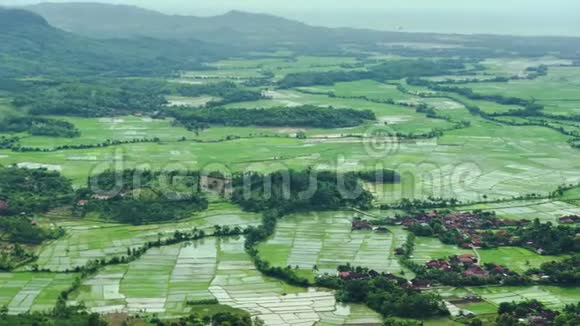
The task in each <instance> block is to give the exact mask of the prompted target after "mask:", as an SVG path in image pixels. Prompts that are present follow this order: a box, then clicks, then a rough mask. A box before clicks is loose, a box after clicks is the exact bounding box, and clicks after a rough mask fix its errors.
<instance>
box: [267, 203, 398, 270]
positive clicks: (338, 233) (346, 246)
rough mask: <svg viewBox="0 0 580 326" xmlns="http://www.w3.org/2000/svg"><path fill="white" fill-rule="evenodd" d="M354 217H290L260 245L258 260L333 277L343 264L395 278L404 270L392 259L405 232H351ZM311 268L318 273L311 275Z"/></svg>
mask: <svg viewBox="0 0 580 326" xmlns="http://www.w3.org/2000/svg"><path fill="white" fill-rule="evenodd" d="M354 216H355V214H353V213H352V212H321V213H308V214H298V215H290V216H288V217H286V218H284V219H283V220H282V221H280V223H279V224H278V227H277V228H276V233H275V234H274V236H273V237H272V239H270V240H268V241H266V242H264V243H262V244H260V246H259V247H258V250H259V252H260V257H261V258H262V259H265V260H267V261H268V262H270V263H271V264H272V265H274V266H280V267H286V266H292V267H296V266H299V267H300V268H301V269H305V270H307V271H311V272H315V273H322V274H323V273H329V274H334V273H335V272H336V268H337V267H338V265H344V264H346V263H350V264H351V265H354V266H365V267H368V268H372V269H374V270H376V271H379V272H390V273H394V274H400V273H401V271H403V270H406V269H405V268H403V267H401V265H400V264H399V262H398V259H397V258H396V257H395V255H394V250H395V248H397V247H399V246H400V245H401V243H403V242H404V241H405V239H406V232H405V231H403V230H402V229H401V228H397V227H390V228H389V230H390V231H391V232H388V233H377V232H373V231H353V230H351V221H352V219H353V218H354ZM314 266H316V267H317V268H318V271H312V269H313V267H314ZM407 272H408V271H407ZM405 274H407V273H405Z"/></svg>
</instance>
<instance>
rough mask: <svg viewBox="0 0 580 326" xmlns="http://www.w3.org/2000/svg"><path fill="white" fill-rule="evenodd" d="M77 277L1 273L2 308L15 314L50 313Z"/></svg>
mask: <svg viewBox="0 0 580 326" xmlns="http://www.w3.org/2000/svg"><path fill="white" fill-rule="evenodd" d="M76 277H77V275H76V274H74V273H69V274H55V273H27V272H24V273H0V290H1V291H0V306H6V307H7V308H8V310H9V312H10V313H13V314H18V313H25V312H28V311H49V310H51V309H52V308H53V307H54V305H55V304H56V299H57V298H58V295H59V294H60V292H62V291H64V290H66V289H68V288H69V287H70V285H71V284H72V282H73V281H74V279H75V278H76Z"/></svg>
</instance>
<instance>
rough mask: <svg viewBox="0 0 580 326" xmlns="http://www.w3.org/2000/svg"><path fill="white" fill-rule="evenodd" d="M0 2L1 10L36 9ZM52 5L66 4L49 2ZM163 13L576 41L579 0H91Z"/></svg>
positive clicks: (12, 0) (19, 1)
mask: <svg viewBox="0 0 580 326" xmlns="http://www.w3.org/2000/svg"><path fill="white" fill-rule="evenodd" d="M38 2H40V1H38V0H36V1H34V0H0V4H1V5H23V4H30V3H38ZM51 2H71V1H66V0H64V1H63V0H52V1H51ZM76 2H106V3H120V4H131V5H137V6H141V7H144V8H150V9H155V10H158V11H162V12H165V13H172V14H182V15H214V14H220V13H224V12H226V11H228V10H232V9H238V10H245V11H252V12H262V13H271V14H276V15H280V16H285V17H288V18H294V19H298V20H301V21H305V22H307V23H310V24H316V25H326V26H333V27H337V26H353V27H369V28H377V29H387V30H393V29H403V30H407V31H433V32H457V33H501V34H527V35H532V34H534V35H558V34H560V35H578V36H580V1H579V0H549V1H548V0H92V1H83V0H76Z"/></svg>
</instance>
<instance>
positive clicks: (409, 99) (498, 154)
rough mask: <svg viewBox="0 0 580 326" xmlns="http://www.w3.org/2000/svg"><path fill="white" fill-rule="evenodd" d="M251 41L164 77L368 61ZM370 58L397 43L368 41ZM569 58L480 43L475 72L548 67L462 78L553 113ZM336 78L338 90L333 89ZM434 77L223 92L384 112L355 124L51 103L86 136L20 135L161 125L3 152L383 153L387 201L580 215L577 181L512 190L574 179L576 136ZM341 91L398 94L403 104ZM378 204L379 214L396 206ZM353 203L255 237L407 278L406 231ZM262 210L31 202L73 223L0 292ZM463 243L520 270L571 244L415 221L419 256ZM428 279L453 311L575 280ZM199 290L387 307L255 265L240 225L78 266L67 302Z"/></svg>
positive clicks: (82, 177) (236, 161)
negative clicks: (130, 257)
mask: <svg viewBox="0 0 580 326" xmlns="http://www.w3.org/2000/svg"><path fill="white" fill-rule="evenodd" d="M256 55H257V57H256V58H255V59H247V58H232V59H229V60H223V61H219V62H215V63H213V64H211V66H212V67H213V68H215V70H207V71H187V72H183V73H182V74H181V76H179V77H177V78H171V79H168V81H169V82H174V83H188V84H201V83H212V82H216V81H224V80H229V81H234V82H236V83H242V82H244V81H248V80H250V79H253V78H263V77H264V76H265V75H269V74H270V73H273V75H274V77H273V79H272V80H273V81H277V80H280V79H282V78H283V77H284V76H286V75H287V74H289V73H298V72H304V71H309V72H312V71H338V70H342V71H348V70H355V69H366V68H368V67H370V65H372V64H376V62H375V63H368V62H363V61H361V60H359V59H357V58H355V57H314V56H296V57H294V56H291V55H289V54H288V53H285V52H280V53H276V54H269V55H266V54H264V53H257V54H256ZM374 59H376V60H379V61H388V60H399V59H400V58H399V57H392V56H377V57H376V58H374ZM569 63H570V62H567V61H565V60H564V61H562V60H559V59H555V58H549V57H547V58H537V59H524V58H520V59H488V60H485V61H483V62H482V64H483V65H484V66H485V67H486V70H485V71H484V72H485V74H477V75H475V77H473V76H469V78H477V79H486V78H490V77H495V76H513V75H520V74H524V73H525V69H526V68H527V67H532V66H538V65H540V64H547V65H549V66H550V67H549V71H548V75H547V76H544V77H539V78H537V79H534V80H513V81H510V82H509V83H489V82H476V83H470V84H466V85H464V86H465V87H469V88H472V89H474V91H476V92H478V93H483V94H499V95H504V96H517V97H521V98H526V99H529V98H532V97H533V98H535V99H536V100H537V101H538V102H539V103H541V104H543V105H545V107H546V109H545V111H546V112H548V113H552V114H558V115H563V116H566V115H577V114H579V113H580V111H579V110H580V109H579V108H580V93H578V89H579V87H580V68H578V67H565V66H560V65H566V64H569ZM354 66H356V68H353V67H354ZM455 77H458V76H435V77H432V78H430V79H432V80H437V81H444V80H447V79H449V78H455ZM398 83H400V84H402V85H404V86H405V87H406V88H408V89H409V90H410V91H411V93H402V92H400V91H399V90H398V89H397V86H396V84H398ZM462 86H463V85H462ZM312 92H316V93H319V94H312ZM329 92H332V93H335V94H336V95H338V96H339V97H333V96H329V95H328V93H329ZM413 92H415V93H413ZM428 92H429V91H428V90H427V89H425V88H422V87H416V86H409V85H406V84H405V81H385V82H378V81H371V80H360V81H353V82H341V83H336V84H334V85H313V86H309V87H302V88H299V89H284V90H282V89H276V88H274V87H271V86H268V89H267V90H265V94H266V95H267V97H268V98H266V99H263V100H260V101H253V102H240V103H232V104H228V105H226V107H227V108H229V109H232V110H235V109H238V108H248V109H257V108H264V109H268V108H272V107H279V106H284V107H295V106H300V105H314V106H320V107H327V106H332V107H335V108H353V109H358V110H371V111H372V112H374V113H375V115H376V116H377V121H369V122H366V123H364V124H362V125H360V126H356V127H352V128H334V129H320V128H295V127H292V128H290V127H287V128H282V127H258V126H250V127H222V126H212V127H210V128H208V129H206V130H203V131H200V132H199V133H195V132H190V131H187V130H186V129H184V128H181V127H176V126H172V121H171V120H170V119H166V120H154V119H150V118H147V117H139V116H119V117H107V118H72V117H61V116H58V117H56V118H58V119H62V120H66V121H68V122H71V123H73V124H74V125H75V126H76V127H77V128H78V129H80V130H81V136H80V137H78V138H70V139H69V138H50V137H38V136H30V135H28V134H17V135H16V136H20V137H21V144H22V145H23V146H28V147H38V148H42V149H50V148H54V147H56V146H66V145H94V144H99V143H103V142H105V141H106V140H107V139H108V140H120V141H131V140H133V139H141V138H150V139H151V138H154V137H157V138H158V139H159V141H156V142H140V143H132V144H122V145H116V146H109V147H94V148H86V149H82V150H81V149H62V150H58V151H51V152H14V151H10V150H0V164H2V165H11V164H14V165H17V166H22V167H31V168H35V167H45V168H49V169H52V170H57V171H60V172H61V173H62V174H63V175H65V176H66V177H69V178H71V179H72V180H73V183H74V186H75V187H76V188H80V187H82V186H84V185H85V183H86V179H87V176H89V175H92V174H95V173H99V172H101V171H103V170H106V169H110V168H118V169H124V168H142V169H201V170H205V171H214V170H220V171H225V172H241V171H260V172H269V171H275V170H281V169H287V168H292V169H305V168H310V167H311V168H314V169H319V170H322V169H334V168H336V169H339V170H341V171H351V170H362V169H370V168H373V169H374V168H387V169H394V170H397V171H398V172H399V173H400V174H401V177H402V180H401V183H399V184H385V185H377V184H371V183H367V184H365V187H366V188H367V189H369V190H370V191H371V192H372V193H373V194H374V195H375V201H374V203H375V204H377V205H378V204H386V203H388V204H390V203H396V202H398V201H400V200H401V199H403V198H408V199H427V198H429V197H442V198H457V199H458V200H460V201H462V202H463V204H462V206H459V207H456V208H455V209H456V210H460V211H471V210H475V209H482V210H486V211H494V212H496V214H497V216H498V217H499V218H502V219H518V220H519V219H528V220H532V219H536V218H538V219H540V221H542V222H552V223H554V224H555V223H557V221H558V218H559V217H562V216H564V215H580V190H579V189H580V188H573V189H570V190H567V191H565V192H564V194H563V195H562V196H559V197H557V198H550V199H533V200H516V199H514V198H513V197H519V196H523V195H527V194H530V193H535V194H539V195H547V194H548V193H551V192H552V191H554V190H555V189H556V188H557V187H558V186H560V185H571V184H576V183H579V182H580V152H579V151H578V149H574V148H571V147H570V146H569V144H568V143H567V141H568V140H569V137H568V136H565V135H563V134H561V133H559V132H557V131H555V130H552V129H549V128H545V127H540V126H521V127H516V126H510V125H508V124H505V123H502V122H491V121H488V120H485V119H483V118H481V117H478V116H474V115H472V114H470V113H469V111H468V110H467V109H466V107H465V106H464V104H468V105H477V106H479V107H481V108H482V110H483V111H484V112H487V113H502V112H507V111H509V110H514V109H515V110H518V109H521V107H517V106H507V105H500V104H497V103H493V102H487V101H473V100H469V99H467V98H464V97H461V96H458V95H456V94H448V93H435V94H431V95H432V97H421V96H418V95H417V94H419V93H428ZM413 94H415V95H413ZM0 96H1V97H0V115H3V114H5V113H8V112H9V113H14V110H13V108H12V107H11V105H10V99H8V98H4V97H3V94H0ZM340 97H366V98H368V99H371V100H386V99H393V100H394V101H396V102H397V103H399V104H382V103H376V102H373V101H369V100H365V99H363V98H350V99H344V98H340ZM168 100H169V102H170V103H171V104H172V105H191V106H201V105H203V104H204V103H206V102H207V101H210V100H212V98H210V97H199V98H187V97H171V98H168ZM421 103H425V104H428V105H430V106H432V107H433V108H434V110H435V111H436V112H437V113H438V114H440V115H443V116H445V117H448V118H451V119H453V120H454V121H459V120H463V121H467V122H469V126H467V127H466V128H462V129H455V130H450V129H451V127H453V126H454V124H453V123H451V122H449V121H445V120H443V119H434V118H430V117H427V116H426V115H425V114H423V113H420V112H416V110H415V108H413V107H410V106H408V105H400V104H413V105H415V104H421ZM462 103H464V104H462ZM577 104H578V105H577ZM53 118H54V117H53ZM509 118H510V119H511V117H509ZM552 123H553V124H554V126H563V127H565V128H570V130H572V129H573V128H578V126H576V125H575V124H564V121H562V120H558V119H556V120H555V121H552ZM436 130H444V131H443V134H442V135H441V136H438V137H435V138H430V139H398V138H397V136H395V134H396V133H404V134H415V135H416V134H422V133H429V132H432V131H436ZM574 130H576V129H574ZM299 132H304V134H305V135H306V139H298V138H297V137H296V135H297V133H299ZM377 132H380V135H378V134H377ZM0 136H11V134H0ZM183 139H184V140H183ZM500 199H501V201H500ZM375 212H376V213H377V214H378V215H384V214H394V213H395V212H381V211H378V212H377V211H373V213H375ZM356 216H357V213H354V212H352V211H332V212H309V213H300V214H293V215H289V216H285V217H284V218H282V219H281V220H280V221H279V222H278V225H277V227H276V230H275V233H274V235H273V236H272V237H270V238H269V239H267V241H265V242H263V243H261V244H259V245H258V247H257V249H258V251H259V256H260V258H262V259H264V260H266V261H268V262H269V263H270V264H271V265H273V266H280V267H286V266H291V267H292V268H296V267H298V273H299V274H300V275H302V276H306V277H308V278H309V279H313V278H314V277H315V276H316V275H317V274H324V273H329V274H334V273H335V272H336V267H337V266H338V265H342V264H346V263H350V264H352V265H357V266H365V267H369V268H372V269H375V270H377V271H384V272H390V273H394V274H398V275H401V276H404V277H406V278H409V279H411V278H412V277H413V273H412V272H410V271H408V270H406V269H405V268H404V267H402V266H401V264H400V263H399V261H398V259H397V257H395V255H394V249H395V248H397V247H400V246H401V244H402V243H404V241H405V239H406V236H407V232H406V231H405V230H404V229H402V228H400V227H388V229H389V232H386V233H378V232H373V231H353V230H351V222H352V220H353V218H355V217H356ZM261 218H262V217H261V215H260V214H255V213H248V212H243V211H241V210H240V209H239V208H238V207H237V206H234V205H232V204H229V203H227V202H225V201H222V200H212V202H211V205H210V208H209V209H208V210H207V211H204V212H201V213H196V214H192V216H190V217H188V218H186V219H183V220H180V221H176V222H172V223H164V224H151V225H141V226H133V225H123V224H116V223H108V222H107V221H103V220H100V219H98V217H95V216H89V217H87V218H84V219H80V218H75V217H73V216H72V215H71V213H70V211H69V210H67V209H57V210H54V211H51V212H49V213H46V214H40V215H39V216H37V221H38V223H39V224H40V225H41V226H47V227H62V228H64V229H65V231H66V235H65V236H64V237H62V238H59V239H57V240H54V241H51V242H48V243H44V244H42V245H41V246H39V247H37V248H35V252H36V254H37V255H38V260H37V261H35V264H37V265H38V268H40V269H50V270H52V271H55V272H56V271H58V272H59V273H42V272H33V271H32V270H33V268H32V266H31V265H27V266H21V267H20V268H18V269H17V270H16V271H13V272H11V273H0V306H2V305H6V306H7V307H8V308H9V311H10V313H20V312H26V311H42V310H48V309H50V308H52V307H53V306H54V304H55V302H56V298H57V297H58V294H59V293H60V292H61V291H63V290H65V289H67V288H68V287H70V285H71V284H72V282H73V281H74V279H75V277H76V276H77V274H76V273H64V271H67V270H69V271H70V270H73V269H74V268H75V267H77V266H83V265H85V264H86V263H87V262H88V261H91V260H95V259H110V258H111V257H115V256H122V255H125V254H126V252H127V250H128V249H131V248H136V247H140V246H142V245H143V244H145V243H146V242H148V241H155V240H157V239H159V238H166V237H170V236H172V235H173V233H174V232H175V231H176V230H180V231H191V230H192V229H193V228H197V229H203V230H205V231H207V232H211V231H212V230H213V229H214V226H215V225H230V226H240V227H246V226H257V225H259V224H260V223H261ZM363 218H369V217H367V216H363ZM464 253H474V254H477V255H478V256H479V257H480V258H481V261H482V262H490V263H492V262H493V263H497V264H502V265H506V266H507V267H509V268H510V269H512V270H514V271H516V272H520V273H521V272H524V271H525V270H527V269H529V268H532V267H538V266H539V265H541V264H542V263H543V262H546V261H551V260H557V259H562V258H564V257H563V256H559V257H552V256H542V255H538V254H537V253H535V252H531V251H529V250H526V249H522V248H513V247H501V248H498V249H492V250H481V249H477V250H476V251H473V250H465V249H460V248H458V247H456V246H450V245H445V244H443V243H441V242H440V241H439V240H438V239H435V238H427V237H417V239H416V246H415V251H414V253H413V257H412V259H413V260H414V261H416V262H417V263H424V262H426V261H428V260H431V259H437V258H444V257H447V256H451V255H459V254H464ZM437 291H438V292H439V293H440V294H441V295H442V296H443V297H444V298H445V300H446V301H449V302H448V303H449V305H448V307H450V310H452V311H453V312H454V313H459V311H470V312H473V313H475V314H477V315H478V316H482V318H484V317H485V318H488V319H489V320H490V321H491V320H493V318H494V317H495V313H496V311H497V307H498V305H499V304H500V303H501V302H511V301H523V300H526V299H538V300H540V301H542V302H544V303H546V304H547V305H548V306H549V307H552V308H555V309H561V308H563V306H564V305H565V304H568V303H573V302H576V301H578V297H580V292H579V290H578V288H577V287H576V288H564V287H553V286H527V287H495V286H487V287H472V288H463V289H456V288H453V289H451V288H446V287H443V288H441V289H437ZM468 293H474V294H478V295H480V296H481V297H482V299H483V301H480V302H475V303H460V304H454V303H453V300H452V299H454V298H457V297H461V296H463V295H465V294H468ZM206 299H217V300H218V301H219V303H220V304H221V305H227V306H230V307H233V308H239V309H242V310H245V311H247V312H249V313H251V314H252V315H253V316H257V317H259V318H260V319H262V320H264V321H265V322H266V324H267V325H313V324H316V325H348V324H351V325H363V324H368V325H373V324H379V323H380V322H381V317H380V316H379V315H378V314H377V313H376V312H374V311H372V310H370V309H369V308H368V307H366V306H364V305H356V304H353V305H351V304H341V303H338V302H336V299H335V293H334V292H332V291H329V290H325V289H317V288H308V289H305V288H297V287H293V286H290V285H288V284H286V283H284V282H282V281H280V280H276V279H273V278H269V277H265V276H264V275H262V274H261V273H259V272H258V271H257V270H256V269H255V267H254V263H253V261H252V260H251V258H250V256H248V254H247V253H246V252H245V250H244V238H243V237H237V238H221V239H218V238H213V237H209V238H205V239H202V240H199V241H195V242H189V243H180V244H176V245H171V246H164V247H160V248H152V249H150V250H149V251H147V253H146V254H144V255H143V256H141V257H140V258H139V259H137V260H135V261H132V262H130V263H124V264H117V265H111V266H106V267H104V268H102V269H100V270H99V271H98V273H96V274H94V275H91V276H90V277H88V278H86V279H84V280H83V281H82V285H81V287H80V288H79V289H78V290H77V291H75V292H74V293H72V294H71V296H69V301H70V303H75V302H81V301H82V302H84V303H85V304H86V305H87V307H88V308H89V310H90V311H94V312H100V313H108V312H127V313H132V314H137V313H139V314H153V313H156V314H159V315H160V316H162V317H164V318H169V317H177V316H184V315H187V314H188V313H189V312H191V311H192V310H194V309H198V308H200V307H198V306H195V307H194V306H190V305H188V304H187V303H186V302H187V301H188V300H190V301H196V300H206ZM211 308H212V307H210V306H208V307H205V308H204V307H201V308H200V309H211ZM452 324H453V322H452V321H451V320H450V319H434V320H427V321H425V325H452Z"/></svg>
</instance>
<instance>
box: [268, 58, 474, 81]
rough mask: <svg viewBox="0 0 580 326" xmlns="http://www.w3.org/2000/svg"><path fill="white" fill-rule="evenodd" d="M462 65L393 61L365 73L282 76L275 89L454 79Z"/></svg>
mask: <svg viewBox="0 0 580 326" xmlns="http://www.w3.org/2000/svg"><path fill="white" fill-rule="evenodd" d="M464 68H465V66H464V64H463V62H461V61H456V60H423V59H422V60H396V61H392V62H388V63H383V64H379V65H376V66H373V67H372V68H370V69H369V70H352V71H328V72H302V73H295V74H288V75H286V76H285V77H284V78H283V79H282V80H281V81H280V82H278V86H279V87H281V88H292V87H299V86H313V85H333V84H334V83H337V82H347V81H355V80H363V79H373V80H376V81H379V82H384V81H386V80H398V79H402V78H414V77H428V76H436V75H454V74H456V73H457V72H458V71H461V70H462V69H464Z"/></svg>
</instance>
